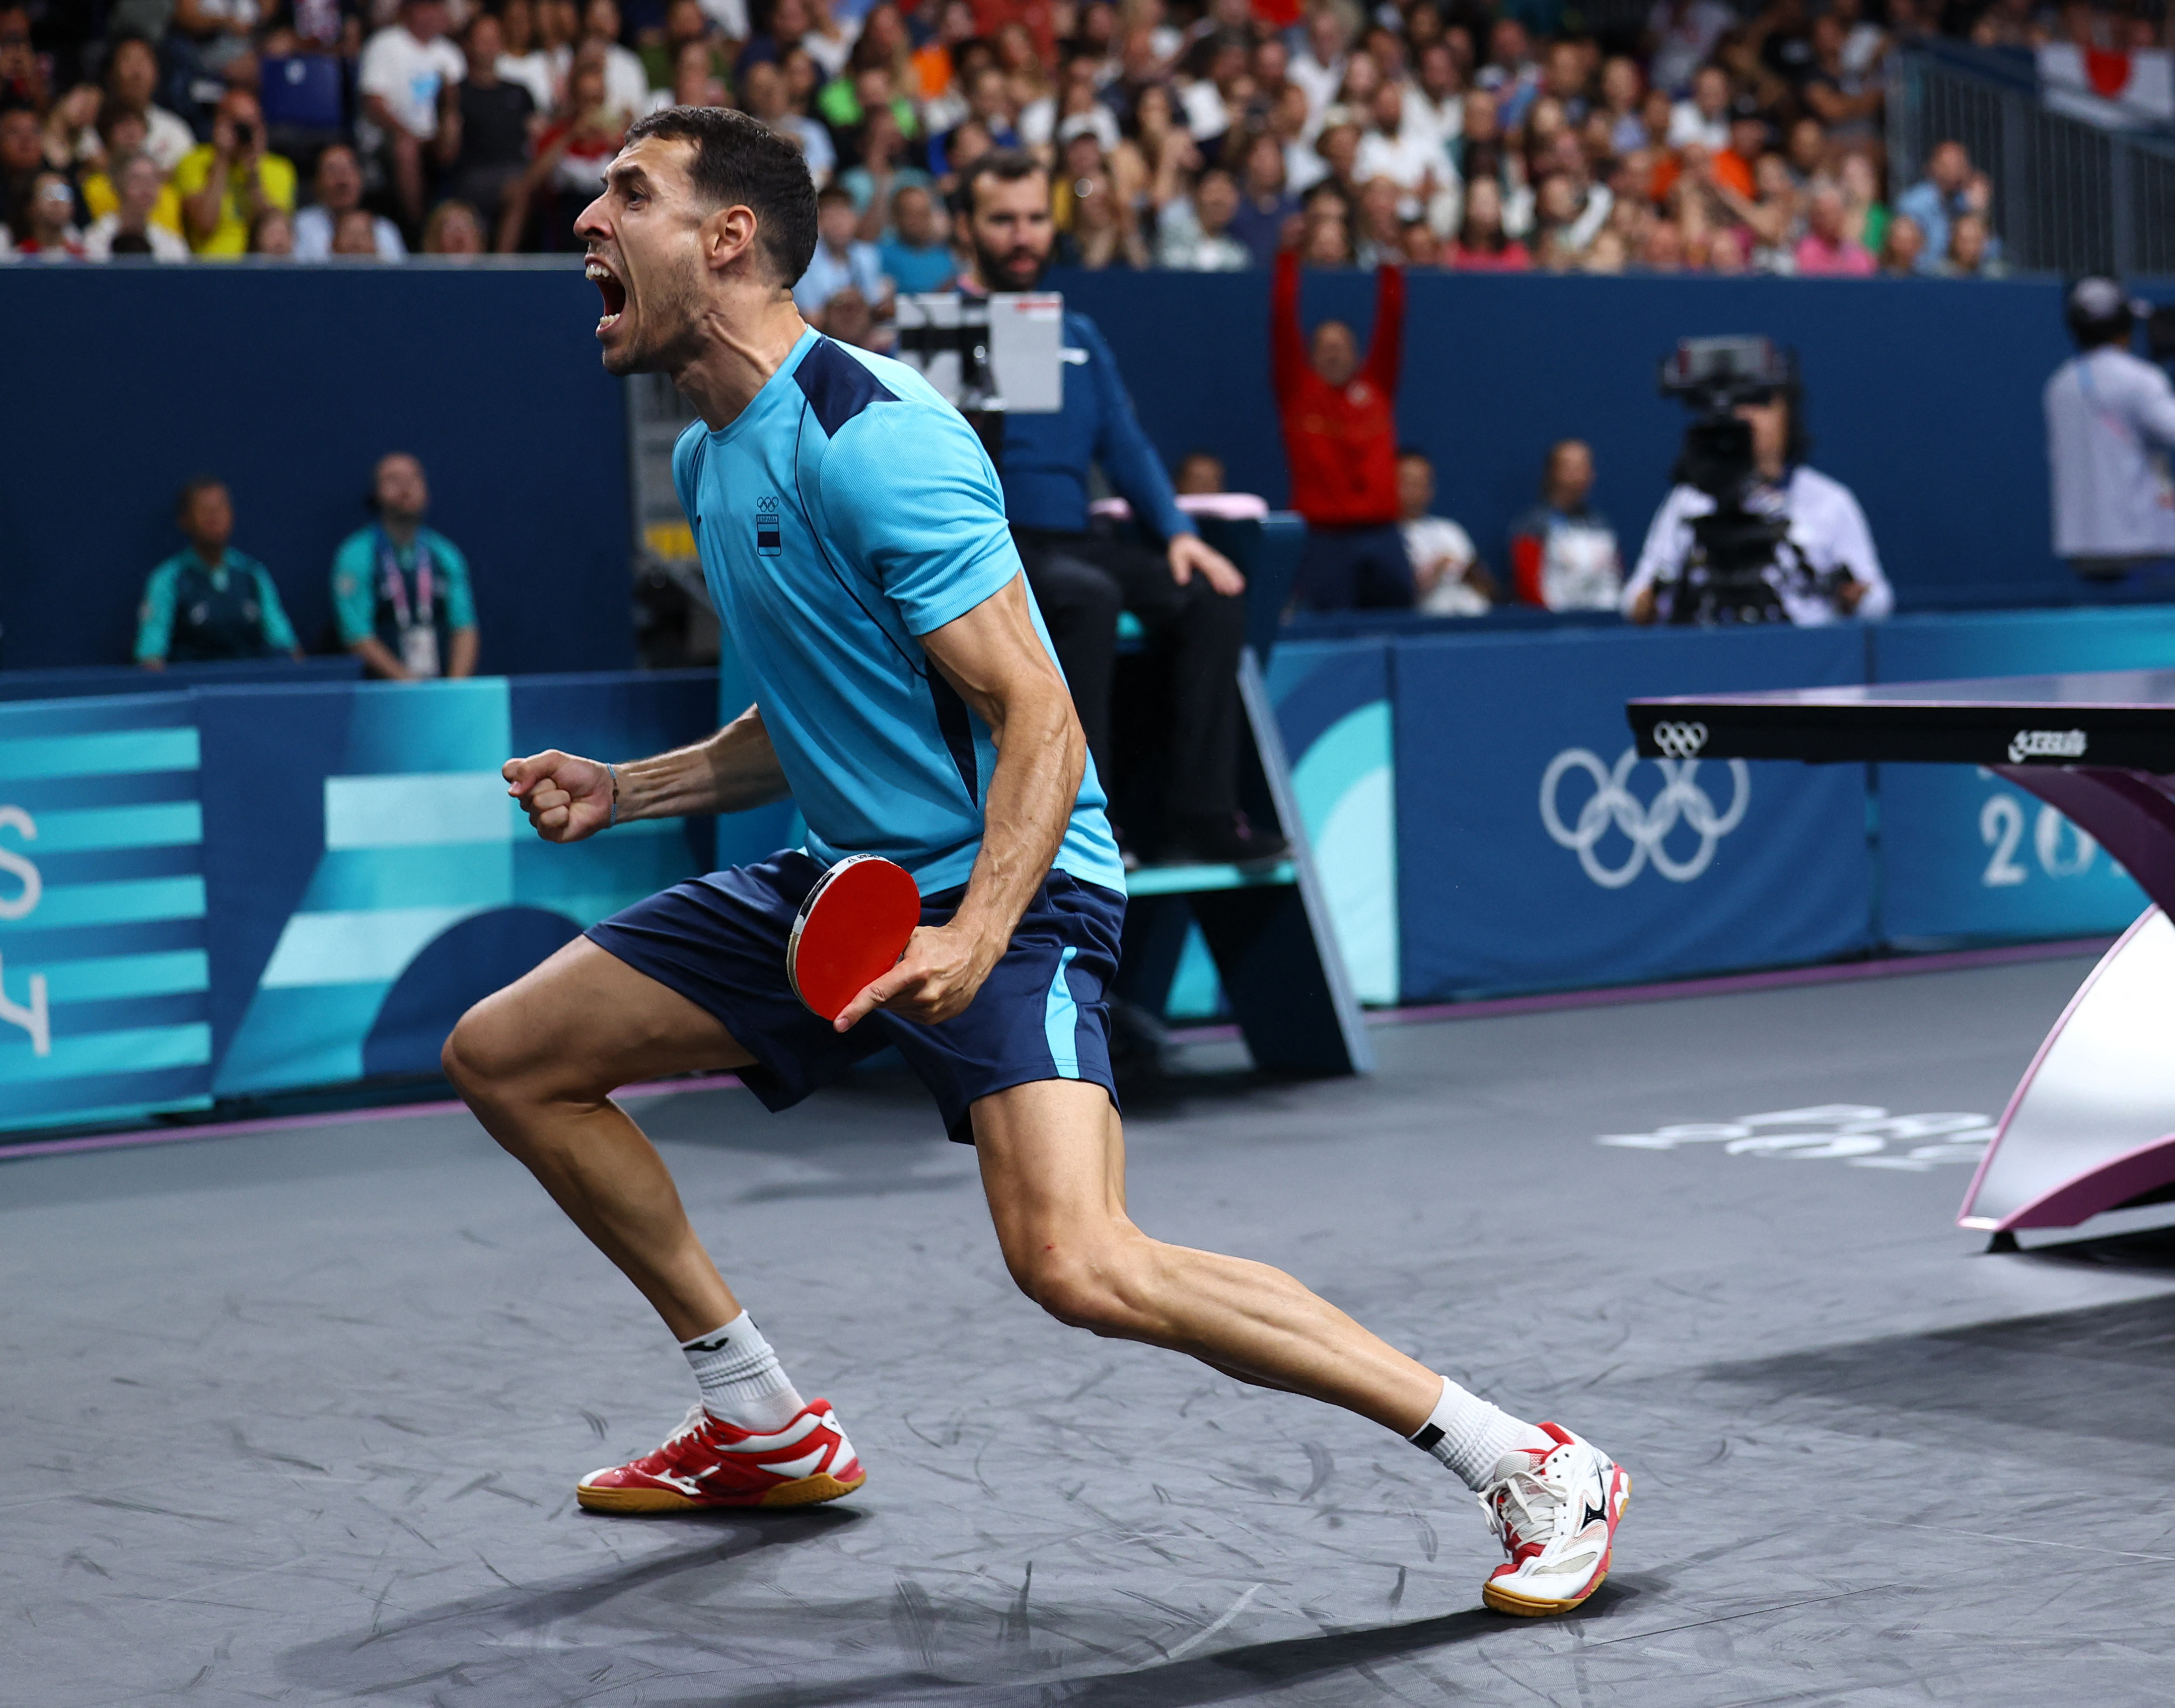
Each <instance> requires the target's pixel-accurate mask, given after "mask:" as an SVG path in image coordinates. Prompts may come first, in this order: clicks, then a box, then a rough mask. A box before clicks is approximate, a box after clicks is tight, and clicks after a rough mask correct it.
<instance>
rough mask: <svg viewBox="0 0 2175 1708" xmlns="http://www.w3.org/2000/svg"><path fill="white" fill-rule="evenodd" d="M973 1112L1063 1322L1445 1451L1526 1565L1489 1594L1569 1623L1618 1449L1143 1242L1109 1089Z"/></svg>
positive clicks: (1000, 1216) (1284, 1286)
mask: <svg viewBox="0 0 2175 1708" xmlns="http://www.w3.org/2000/svg"><path fill="white" fill-rule="evenodd" d="M974 1144H975V1151H976V1153H977V1155H978V1156H979V1159H980V1162H981V1168H982V1184H983V1188H984V1191H985V1192H986V1193H987V1195H988V1197H989V1201H990V1218H991V1220H992V1221H993V1222H995V1224H996V1230H997V1243H998V1244H999V1246H1000V1247H1001V1249H1002V1250H1003V1252H1004V1256H1005V1263H1006V1267H1007V1268H1009V1269H1010V1270H1011V1272H1012V1278H1013V1279H1014V1280H1015V1281H1017V1282H1018V1283H1019V1285H1020V1288H1021V1290H1022V1292H1024V1293H1027V1294H1028V1297H1029V1298H1031V1299H1033V1300H1034V1301H1035V1302H1036V1303H1037V1304H1039V1305H1041V1306H1042V1307H1043V1309H1045V1310H1047V1311H1048V1312H1050V1315H1053V1316H1055V1317H1056V1318H1057V1319H1058V1320H1060V1322H1065V1323H1069V1324H1071V1326H1074V1327H1077V1328H1084V1329H1086V1330H1088V1331H1089V1332H1090V1333H1093V1334H1098V1335H1103V1336H1106V1337H1110V1338H1113V1339H1118V1340H1133V1341H1142V1342H1146V1343H1147V1344H1148V1345H1151V1346H1159V1347H1169V1349H1170V1350H1172V1351H1174V1352H1182V1353H1189V1354H1191V1356H1192V1357H1194V1358H1199V1359H1200V1360H1201V1362H1202V1363H1204V1364H1209V1365H1211V1366H1212V1367H1213V1368H1215V1369H1219V1370H1222V1371H1224V1372H1225V1373H1227V1374H1228V1375H1233V1376H1235V1377H1237V1378H1238V1379H1239V1380H1241V1381H1246V1382H1252V1383H1255V1384H1256V1385H1260V1386H1263V1387H1271V1388H1281V1389H1286V1390H1288V1391H1291V1392H1294V1393H1298V1394H1304V1395H1307V1396H1310V1397H1311V1398H1314V1399H1317V1400H1321V1401H1325V1402H1327V1403H1328V1404H1330V1405H1333V1406H1341V1407H1343V1408H1344V1409H1345V1410H1347V1411H1350V1412H1357V1413H1359V1415H1360V1416H1361V1417H1363V1418H1370V1419H1371V1420H1373V1421H1374V1422H1375V1423H1380V1424H1382V1425H1383V1426H1385V1427H1386V1428H1388V1429H1395V1430H1396V1431H1397V1433H1398V1434H1401V1435H1403V1436H1405V1437H1407V1438H1408V1439H1410V1440H1413V1442H1414V1443H1415V1445H1419V1446H1422V1447H1424V1448H1425V1449H1427V1450H1429V1451H1431V1452H1434V1453H1435V1456H1437V1457H1439V1458H1440V1459H1442V1460H1443V1461H1444V1462H1445V1464H1447V1465H1449V1466H1450V1467H1451V1469H1452V1470H1454V1471H1456V1472H1457V1473H1458V1474H1459V1476H1460V1477H1461V1478H1463V1479H1464V1480H1465V1481H1466V1482H1467V1485H1468V1486H1469V1487H1471V1488H1473V1489H1474V1490H1475V1491H1476V1492H1477V1493H1478V1494H1479V1495H1480V1497H1481V1504H1482V1506H1483V1510H1486V1511H1487V1513H1488V1515H1489V1521H1490V1523H1491V1524H1492V1525H1493V1526H1494V1527H1495V1530H1496V1533H1497V1535H1498V1537H1500V1539H1501V1540H1502V1541H1503V1543H1504V1544H1505V1550H1506V1552H1507V1553H1508V1554H1509V1559H1507V1560H1506V1561H1505V1563H1504V1564H1502V1565H1500V1566H1499V1567H1497V1568H1496V1570H1495V1571H1494V1574H1493V1575H1491V1576H1490V1578H1489V1581H1488V1582H1487V1584H1486V1586H1484V1588H1483V1597H1484V1598H1485V1599H1486V1601H1487V1602H1488V1603H1489V1606H1491V1607H1494V1608H1497V1609H1498V1610H1499V1611H1501V1612H1505V1613H1560V1612H1563V1611H1564V1610H1565V1609H1566V1608H1572V1607H1576V1606H1577V1605H1578V1604H1579V1603H1580V1602H1582V1601H1584V1600H1585V1599H1586V1598H1587V1597H1588V1596H1590V1595H1591V1594H1592V1592H1593V1591H1594V1590H1595V1589H1596V1588H1597V1586H1599V1585H1600V1583H1601V1581H1602V1579H1603V1577H1604V1576H1605V1575H1607V1573H1608V1563H1609V1551H1610V1548H1611V1545H1612V1544H1613V1543H1614V1537H1615V1530H1616V1524H1617V1521H1618V1520H1619V1518H1620V1517H1621V1516H1622V1515H1623V1510H1624V1503H1625V1501H1626V1500H1627V1499H1628V1498H1629V1495H1630V1478H1627V1477H1626V1476H1625V1475H1624V1472H1622V1471H1621V1470H1620V1469H1619V1468H1618V1467H1616V1465H1615V1464H1614V1462H1612V1461H1610V1460H1609V1459H1608V1457H1607V1456H1605V1455H1603V1454H1602V1453H1600V1452H1599V1451H1597V1450H1596V1449H1594V1448H1593V1447H1592V1446H1590V1445H1587V1443H1586V1442H1584V1441H1581V1440H1578V1438H1577V1437H1576V1436H1574V1435H1572V1434H1570V1433H1569V1432H1568V1431H1565V1430H1562V1429H1558V1428H1557V1427H1556V1426H1555V1425H1554V1424H1542V1425H1538V1426H1536V1425H1532V1424H1526V1423H1520V1422H1519V1421H1518V1420H1517V1419H1516V1418H1509V1417H1507V1416H1505V1414H1504V1413H1503V1412H1500V1411H1498V1410H1497V1409H1496V1408H1495V1407H1493V1406H1491V1405H1489V1403H1488V1402H1486V1401H1484V1400H1481V1399H1478V1397H1477V1396H1473V1395H1470V1394H1467V1393H1466V1392H1465V1391H1464V1390H1463V1389H1462V1388H1460V1387H1458V1386H1457V1385H1456V1384H1455V1383H1452V1382H1450V1381H1447V1380H1445V1378H1444V1377H1442V1376H1440V1375H1437V1374H1436V1373H1435V1372H1434V1371H1432V1370H1430V1369H1428V1368H1427V1367H1426V1366H1425V1365H1424V1364H1420V1363H1418V1361H1416V1360H1415V1359H1413V1358H1408V1357H1407V1356H1406V1355H1405V1354H1404V1353H1401V1352H1399V1351H1398V1350H1397V1348H1396V1347H1392V1346H1391V1345H1390V1344H1389V1343H1388V1342H1386V1341H1384V1340H1382V1339H1381V1338H1380V1337H1379V1336H1376V1335H1375V1334H1373V1333H1371V1332H1370V1331H1368V1330H1367V1329H1365V1328H1363V1327H1362V1326H1360V1325H1359V1323H1357V1322H1354V1321H1353V1320H1352V1319H1351V1318H1350V1317H1348V1316H1347V1315H1345V1314H1344V1313H1343V1312H1342V1311H1341V1310H1339V1309H1337V1307H1336V1306H1334V1305H1332V1304H1330V1303H1329V1302H1328V1301H1327V1300H1326V1299H1321V1298H1319V1297H1317V1296H1316V1295H1315V1293H1311V1292H1310V1291H1309V1290H1308V1289H1307V1288H1305V1287H1304V1286H1302V1285H1301V1284H1300V1283H1299V1282H1297V1281H1295V1280H1294V1279H1293V1278H1292V1277H1290V1276H1288V1275H1286V1274H1285V1273H1284V1272H1283V1271H1281V1270H1278V1269H1273V1268H1272V1267H1270V1266H1268V1265H1266V1264H1265V1263H1253V1262H1249V1261H1246V1260H1245V1259H1243V1258H1236V1257H1223V1256H1219V1255H1217V1254H1216V1253H1214V1252H1209V1251H1196V1250H1190V1249H1189V1248H1187V1247H1185V1246H1182V1245H1168V1244H1163V1242H1162V1241H1161V1240H1158V1239H1151V1238H1149V1237H1148V1236H1147V1234H1143V1233H1142V1232H1141V1230H1140V1229H1139V1228H1136V1227H1135V1226H1134V1225H1133V1222H1132V1219H1131V1217H1130V1216H1128V1215H1127V1214H1126V1211H1125V1137H1124V1133H1123V1130H1122V1126H1121V1125H1120V1121H1119V1119H1118V1115H1117V1112H1116V1111H1115V1109H1112V1108H1111V1107H1110V1101H1109V1097H1108V1096H1107V1095H1106V1094H1105V1093H1104V1091H1103V1088H1102V1087H1099V1086H1097V1085H1093V1084H1089V1083H1087V1082H1082V1081H1078V1080H1044V1081H1039V1082H1035V1083H1032V1084H1028V1085H1022V1086H1015V1087H1012V1089H1011V1090H1009V1091H1004V1092H1000V1093H996V1094H995V1095H994V1096H992V1097H987V1098H983V1099H982V1100H981V1101H980V1102H979V1103H976V1104H975V1105H974Z"/></svg>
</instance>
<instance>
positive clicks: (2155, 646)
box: [1872, 605, 2175, 946]
mask: <svg viewBox="0 0 2175 1708" xmlns="http://www.w3.org/2000/svg"><path fill="white" fill-rule="evenodd" d="M1872 637H1873V659H1874V679H1875V680H1880V681H1885V682H1923V681H1941V680H1955V679H1957V678H1961V677H1969V676H2013V675H2037V674H2041V673H2046V672H2053V671H2063V670H2129V669H2138V668H2151V667H2154V666H2165V665H2168V664H2175V608H2171V607H2169V606H2166V605H2134V606H2126V607H2122V608H2118V609H2113V610H2071V611H1999V612H1982V613H1975V614H1971V615H1955V616H1944V617H1939V618H1934V617H1899V618H1897V619H1896V620H1895V621H1892V622H1890V623H1886V624H1884V625H1882V626H1879V627H1878V628H1876V629H1874V630H1873V631H1872ZM1875 773H1876V780H1875V788H1876V789H1877V790H1878V792H1879V838H1880V871H1881V891H1880V907H1879V930H1880V934H1881V935H1882V937H1883V938H1884V939H1885V941H1890V942H1894V943H1897V944H1902V945H1906V946H1910V945H1923V944H1934V943H1941V942H1949V941H1956V940H1959V939H1961V940H1972V939H1986V938H1995V939H2003V938H2006V939H2015V940H2020V941H2023V940H2030V939H2034V938H2049V937H2069V936H2087V935H2102V934H2106V935H2112V934H2113V933H2115V932H2118V931H2120V930H2122V929H2123V927H2124V926H2126V925H2128V924H2129V922H2130V921H2131V920H2132V919H2135V918H2136V917H2137V916H2138V914H2140V913H2142V912H2143V911H2144V909H2145V892H2143V891H2142V890H2140V888H2139V887H2137V885H2136V884H2135V882H2134V881H2132V880H2131V878H2130V876H2129V873H2127V872H2125V871H2124V870H2123V869H2122V868H2121V867H2120V866H2119V865H2116V864H2115V862H2114V861H2113V859H2110V858H2109V857H2108V856H2107V854H2106V853H2105V852H2104V851H2103V850H2102V849H2100V848H2099V847H2098V845H2097V844H2096V843H2094V842H2093V841H2092V839H2091V838H2090V837H2088V836H2086V835H2085V834H2084V833H2083V832H2081V831H2080V830H2079V829H2078V828H2077V827H2075V825H2073V824H2071V823H2070V822H2069V820H2068V819H2066V818H2064V816H2062V815H2061V814H2060V813H2058V812H2057V811H2055V810H2054V809H2053V807H2051V806H2048V805H2044V804H2042V802H2039V801H2037V800H2033V799H2032V798H2031V796H2029V795H2027V794H2025V793H2024V792H2023V790H2021V789H2012V788H2010V786H2009V785H2008V784H2005V783H2004V782H2003V781H2002V780H2001V778H1999V777H1996V776H1995V775H1994V774H1993V773H1992V772H1989V771H1985V770H1982V769H1979V768H1977V767H1969V766H1961V765H1883V766H1878V767H1875Z"/></svg>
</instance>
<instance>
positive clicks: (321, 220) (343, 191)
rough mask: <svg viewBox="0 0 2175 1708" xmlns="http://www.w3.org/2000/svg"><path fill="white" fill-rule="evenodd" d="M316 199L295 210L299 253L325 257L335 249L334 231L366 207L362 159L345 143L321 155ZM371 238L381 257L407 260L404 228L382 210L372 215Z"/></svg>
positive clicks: (314, 190) (318, 258)
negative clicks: (344, 220) (346, 218)
mask: <svg viewBox="0 0 2175 1708" xmlns="http://www.w3.org/2000/svg"><path fill="white" fill-rule="evenodd" d="M311 194H312V197H313V198H314V199H313V200H312V202H311V203H310V205H309V206H308V207H306V208H304V209H300V210H299V211H298V212H297V213H296V214H295V257H296V259H297V260H301V261H322V260H323V259H324V258H326V257H327V256H328V255H330V254H331V253H332V252H333V232H334V228H335V227H337V226H338V225H339V222H340V220H341V219H342V218H343V217H344V216H345V215H347V214H352V213H354V212H355V211H357V210H358V209H361V208H362V163H361V161H360V160H357V159H356V158H355V150H354V149H351V148H350V147H349V146H348V145H347V144H345V143H334V144H332V145H331V146H330V147H329V148H328V149H326V150H325V151H324V152H323V154H321V155H318V156H317V176H316V178H315V179H314V180H313V181H312V186H311ZM370 225H371V241H372V247H373V248H374V249H375V251H376V252H377V258H378V259H379V260H381V261H405V260H406V259H407V258H408V245H407V243H406V241H404V239H403V238H402V237H401V236H400V228H399V226H398V225H394V224H393V222H392V221H391V220H388V219H387V218H386V217H385V216H384V215H383V214H371V215H370Z"/></svg>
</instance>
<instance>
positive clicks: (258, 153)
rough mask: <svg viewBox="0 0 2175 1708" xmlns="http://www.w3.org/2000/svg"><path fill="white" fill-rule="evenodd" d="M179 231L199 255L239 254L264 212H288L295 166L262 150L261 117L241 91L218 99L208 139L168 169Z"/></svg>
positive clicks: (292, 201) (292, 199) (291, 205)
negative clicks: (178, 206) (177, 207)
mask: <svg viewBox="0 0 2175 1708" xmlns="http://www.w3.org/2000/svg"><path fill="white" fill-rule="evenodd" d="M174 188H175V190H176V192H178V193H179V194H180V196H181V198H182V231H183V235H184V236H187V238H188V240H189V247H191V248H192V249H193V250H195V251H196V252H197V253H198V254H199V255H245V254H247V253H248V252H249V231H250V228H251V226H252V225H254V224H255V223H256V221H257V216H258V214H262V213H263V211H264V210H265V209H267V208H279V209H285V211H287V212H289V213H292V212H293V211H294V208H295V163H294V162H293V161H292V160H289V159H287V158H286V156H285V155H274V154H268V153H267V152H266V151H265V148H264V115H263V112H262V111H260V110H259V108H258V105H257V97H256V96H255V95H252V94H250V93H249V91H248V90H247V89H229V90H227V92H226V93H225V95H221V96H220V102H219V111H218V113H217V115H216V116H215V117H214V118H213V120H212V125H211V140H210V141H209V142H208V143H204V144H199V145H198V147H196V148H193V149H190V150H189V152H188V153H187V154H186V155H182V163H181V165H178V166H176V167H175V168H174Z"/></svg>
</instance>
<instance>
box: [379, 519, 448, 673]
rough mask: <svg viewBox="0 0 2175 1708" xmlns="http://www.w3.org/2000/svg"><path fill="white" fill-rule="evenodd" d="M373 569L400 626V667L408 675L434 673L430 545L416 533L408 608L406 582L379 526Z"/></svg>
mask: <svg viewBox="0 0 2175 1708" xmlns="http://www.w3.org/2000/svg"><path fill="white" fill-rule="evenodd" d="M377 569H378V578H379V582H380V583H381V584H382V587H383V588H384V592H385V597H386V599H388V601H390V602H391V604H392V606H393V621H394V622H395V623H396V624H398V625H399V629H400V664H401V667H402V668H403V669H404V670H406V671H407V672H408V673H409V675H412V676H435V675H437V674H438V668H439V666H438V628H437V622H436V621H434V617H433V612H434V608H435V603H436V601H435V597H434V595H435V593H436V585H435V577H433V575H432V573H431V548H430V547H429V546H427V545H425V544H424V543H423V540H422V536H421V535H420V534H418V535H417V536H416V540H415V604H414V606H413V607H412V609H411V607H410V604H409V599H408V586H407V583H406V581H405V580H404V578H403V577H402V576H401V573H400V562H399V558H398V557H397V556H395V554H394V552H393V542H392V540H389V539H388V538H387V536H386V533H385V530H384V529H382V528H381V529H378V531H377Z"/></svg>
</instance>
